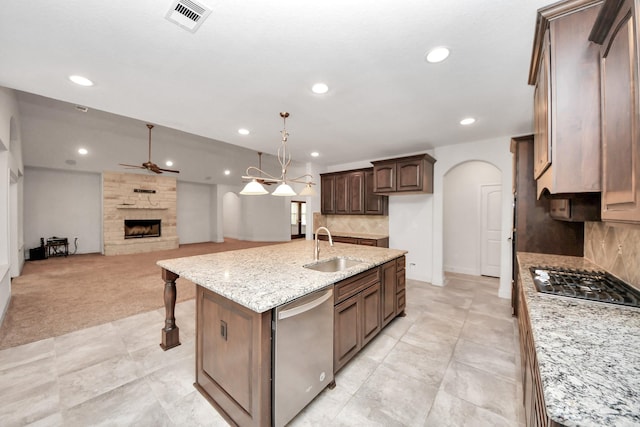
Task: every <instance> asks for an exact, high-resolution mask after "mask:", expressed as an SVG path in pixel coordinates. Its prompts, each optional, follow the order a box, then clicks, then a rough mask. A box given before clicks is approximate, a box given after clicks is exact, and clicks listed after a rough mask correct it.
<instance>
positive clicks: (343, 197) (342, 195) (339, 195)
mask: <svg viewBox="0 0 640 427" xmlns="http://www.w3.org/2000/svg"><path fill="white" fill-rule="evenodd" d="M335 177H336V198H335V204H336V205H335V206H336V210H335V213H336V214H337V215H338V214H347V213H349V176H348V175H347V174H344V173H341V174H337V175H336V176H335Z"/></svg>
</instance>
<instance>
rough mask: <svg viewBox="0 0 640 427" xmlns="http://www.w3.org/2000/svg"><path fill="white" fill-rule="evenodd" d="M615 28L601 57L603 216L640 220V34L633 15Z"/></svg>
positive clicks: (604, 46)
mask: <svg viewBox="0 0 640 427" xmlns="http://www.w3.org/2000/svg"><path fill="white" fill-rule="evenodd" d="M613 28H614V29H613V33H612V34H611V36H610V37H609V38H608V39H607V41H606V42H605V44H604V45H603V53H604V54H603V56H602V59H601V79H602V80H601V97H602V98H601V102H602V126H603V132H602V137H603V141H602V154H603V167H602V169H603V170H602V172H603V193H602V219H603V220H620V221H640V204H639V201H638V196H639V194H638V189H637V183H636V180H637V179H638V176H639V174H638V161H639V159H638V135H637V131H638V130H637V122H636V120H637V117H636V114H637V113H636V114H634V111H635V109H636V106H637V99H636V91H637V87H636V85H637V74H636V73H637V58H636V54H635V52H636V46H635V40H636V35H635V33H634V31H635V29H634V26H633V21H632V19H631V17H630V15H627V16H626V17H624V18H623V19H622V20H621V22H620V24H618V25H615V24H614V26H613Z"/></svg>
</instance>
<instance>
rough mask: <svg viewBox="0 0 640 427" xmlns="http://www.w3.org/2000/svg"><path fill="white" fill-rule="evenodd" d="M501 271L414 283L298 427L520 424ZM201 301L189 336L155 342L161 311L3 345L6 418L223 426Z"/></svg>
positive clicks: (515, 359) (512, 325)
mask: <svg viewBox="0 0 640 427" xmlns="http://www.w3.org/2000/svg"><path fill="white" fill-rule="evenodd" d="M497 289H498V280H497V279H488V278H480V277H474V276H464V275H457V274H456V275H452V274H450V275H448V276H447V284H446V286H445V287H437V286H432V285H430V284H428V283H424V282H418V281H412V280H408V281H407V308H406V312H407V316H406V317H404V318H397V319H395V320H394V321H393V322H392V323H391V324H389V326H387V328H386V329H384V330H383V332H382V333H381V334H380V335H379V336H378V337H376V339H375V340H373V341H372V342H371V343H369V345H368V346H367V347H366V348H365V349H364V350H363V351H362V352H361V354H360V355H358V356H357V357H356V358H355V359H354V360H353V361H352V362H350V363H349V364H348V365H347V366H346V367H345V368H344V369H343V370H342V371H340V372H339V373H338V374H337V376H336V383H337V387H336V388H335V389H333V390H325V391H324V392H323V393H321V394H320V396H318V398H316V400H314V401H313V402H312V403H311V404H310V405H309V406H308V407H307V408H306V409H305V410H304V411H303V412H302V413H301V414H300V415H298V416H297V417H296V418H295V419H294V420H293V421H292V422H291V425H292V426H514V425H515V426H517V425H521V426H522V425H523V423H522V421H521V420H522V419H523V417H522V408H521V405H520V402H521V384H520V380H519V378H520V376H519V372H520V371H519V369H520V367H519V358H520V356H519V353H518V345H517V339H518V337H517V324H516V322H515V321H514V319H513V318H512V317H511V308H510V302H509V301H508V300H505V299H500V298H498V297H497ZM194 307H195V304H194V301H193V300H191V301H187V302H184V303H180V304H178V305H177V306H176V322H177V324H178V326H179V327H180V336H181V341H182V345H181V346H179V347H176V348H174V349H171V350H169V351H167V352H164V351H162V350H161V349H160V347H159V345H158V343H159V340H160V328H161V327H162V325H163V322H164V310H163V309H162V310H157V311H151V312H147V313H142V314H139V315H136V316H132V317H129V318H126V319H122V320H118V321H115V322H111V323H107V324H104V325H99V326H96V327H93V328H88V329H84V330H80V331H76V332H73V333H70V334H67V335H63V336H60V337H57V338H48V339H45V340H42V341H38V342H35V343H31V344H26V345H23V346H19V347H14V348H9V349H6V350H3V351H0V402H2V404H1V406H0V425H2V426H22V425H34V426H89V425H103V426H132V425H135V426H154V427H155V426H226V425H227V423H226V422H225V421H224V420H223V419H222V417H220V415H218V413H217V412H216V411H215V410H214V409H213V408H212V407H211V406H210V405H209V403H208V402H207V401H206V400H205V399H204V398H203V397H202V396H201V395H200V394H199V393H198V392H197V391H196V390H195V389H194V388H193V381H194V369H195V368H194V366H195V362H194V338H195V325H194V318H195V315H194Z"/></svg>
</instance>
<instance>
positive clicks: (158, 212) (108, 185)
mask: <svg viewBox="0 0 640 427" xmlns="http://www.w3.org/2000/svg"><path fill="white" fill-rule="evenodd" d="M102 194H103V208H102V213H103V219H102V232H103V248H104V254H105V255H124V254H134V253H141V252H151V251H159V250H166V249H175V248H177V247H178V233H177V229H176V179H175V178H173V177H170V176H164V175H156V174H153V175H151V174H132V173H123V172H103V174H102Z"/></svg>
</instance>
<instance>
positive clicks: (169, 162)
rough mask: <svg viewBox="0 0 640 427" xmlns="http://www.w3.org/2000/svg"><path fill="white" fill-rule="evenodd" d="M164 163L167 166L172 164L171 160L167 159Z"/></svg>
mask: <svg viewBox="0 0 640 427" xmlns="http://www.w3.org/2000/svg"><path fill="white" fill-rule="evenodd" d="M165 165H167V166H173V162H172V161H171V160H167V162H166V163H165Z"/></svg>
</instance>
